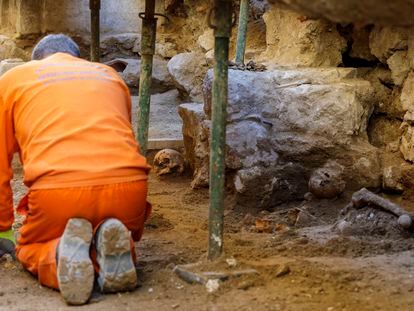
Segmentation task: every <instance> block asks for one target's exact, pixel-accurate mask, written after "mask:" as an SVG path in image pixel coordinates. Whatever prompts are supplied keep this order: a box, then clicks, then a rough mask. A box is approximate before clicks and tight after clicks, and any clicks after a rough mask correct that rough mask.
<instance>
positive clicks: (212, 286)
mask: <svg viewBox="0 0 414 311" xmlns="http://www.w3.org/2000/svg"><path fill="white" fill-rule="evenodd" d="M206 288H207V292H209V293H214V292H216V291H217V290H218V289H219V288H220V283H219V280H208V281H207V283H206Z"/></svg>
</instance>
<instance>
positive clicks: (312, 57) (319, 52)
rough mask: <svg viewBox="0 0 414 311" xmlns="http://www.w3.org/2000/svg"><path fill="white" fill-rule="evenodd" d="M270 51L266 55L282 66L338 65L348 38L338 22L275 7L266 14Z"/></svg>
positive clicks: (267, 38)
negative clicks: (340, 33)
mask: <svg viewBox="0 0 414 311" xmlns="http://www.w3.org/2000/svg"><path fill="white" fill-rule="evenodd" d="M263 18H264V21H265V23H266V42H267V50H266V52H265V54H264V57H265V58H266V59H268V60H269V61H270V62H273V63H277V64H279V65H292V66H314V67H317V66H337V65H339V64H341V63H342V52H344V51H345V49H346V41H345V39H344V38H342V37H341V36H340V35H339V33H338V31H337V30H336V27H335V25H334V24H332V23H330V22H327V21H322V20H304V21H302V20H301V19H300V15H299V14H297V13H295V12H292V11H290V10H285V9H281V8H278V7H276V6H275V7H272V9H271V10H270V11H268V12H266V13H265V14H264V16H263Z"/></svg>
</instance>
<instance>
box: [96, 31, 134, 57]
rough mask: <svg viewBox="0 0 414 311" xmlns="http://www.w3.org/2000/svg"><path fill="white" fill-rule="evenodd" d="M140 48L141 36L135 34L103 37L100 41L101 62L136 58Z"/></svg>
mask: <svg viewBox="0 0 414 311" xmlns="http://www.w3.org/2000/svg"><path fill="white" fill-rule="evenodd" d="M140 46H141V36H140V35H139V34H137V33H122V34H117V35H109V36H105V37H104V38H102V40H101V56H102V61H108V60H112V59H114V58H131V57H137V58H138V54H139V52H140Z"/></svg>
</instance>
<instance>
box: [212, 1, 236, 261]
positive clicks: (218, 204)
mask: <svg viewBox="0 0 414 311" xmlns="http://www.w3.org/2000/svg"><path fill="white" fill-rule="evenodd" d="M212 13H213V14H212V15H213V16H214V17H213V20H212V21H210V24H212V27H213V28H214V36H215V48H214V56H215V64H214V80H213V90H212V91H213V94H212V117H211V120H212V125H211V146H210V210H209V243H208V259H210V260H214V259H217V258H218V257H220V256H221V254H222V252H223V228H224V226H223V223H224V196H225V177H226V176H225V148H226V118H227V98H228V59H229V42H230V35H231V27H232V21H231V18H232V0H215V1H214V8H213V11H212Z"/></svg>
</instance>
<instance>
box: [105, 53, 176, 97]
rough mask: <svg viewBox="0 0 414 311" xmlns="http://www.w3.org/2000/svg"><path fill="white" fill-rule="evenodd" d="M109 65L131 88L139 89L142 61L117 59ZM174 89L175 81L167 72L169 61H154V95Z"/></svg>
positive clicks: (155, 59)
mask: <svg viewBox="0 0 414 311" xmlns="http://www.w3.org/2000/svg"><path fill="white" fill-rule="evenodd" d="M107 64H108V65H109V66H111V67H113V68H115V70H117V71H118V72H119V74H120V75H121V77H122V78H123V79H124V81H125V83H126V84H127V85H128V86H129V87H131V88H138V86H139V78H140V72H141V60H139V59H131V58H117V59H114V60H112V61H109V62H107ZM173 88H174V83H173V80H172V78H171V76H170V74H169V73H168V70H167V61H165V60H163V59H160V58H158V57H155V58H154V61H153V72H152V85H151V91H152V92H153V93H163V92H166V91H168V90H171V89H173Z"/></svg>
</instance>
